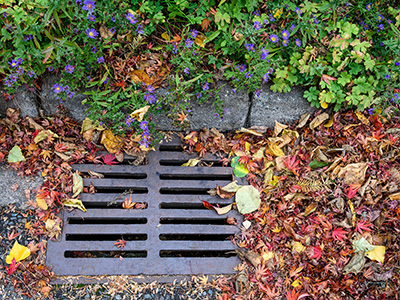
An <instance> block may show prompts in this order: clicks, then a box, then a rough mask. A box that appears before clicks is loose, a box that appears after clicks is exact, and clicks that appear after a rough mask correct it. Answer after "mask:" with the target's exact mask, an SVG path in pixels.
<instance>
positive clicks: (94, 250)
mask: <svg viewBox="0 0 400 300" xmlns="http://www.w3.org/2000/svg"><path fill="white" fill-rule="evenodd" d="M195 157H196V155H195V154H194V155H189V154H187V153H185V152H182V148H181V146H180V142H171V143H168V144H166V145H159V147H158V149H157V151H156V152H150V153H149V155H148V164H147V165H144V166H132V165H129V164H126V165H114V166H108V165H86V164H81V165H73V166H72V167H73V169H75V170H79V171H81V172H82V173H87V172H88V170H91V171H95V172H99V173H102V174H104V175H105V177H104V178H102V179H93V178H88V179H84V186H88V185H90V183H93V185H94V186H95V187H96V189H97V193H96V194H82V195H81V197H80V199H81V200H82V202H83V203H84V205H85V207H86V208H87V212H86V213H83V212H81V211H79V210H75V211H72V212H64V217H63V220H64V228H63V232H62V236H61V241H58V242H53V241H51V242H49V244H48V249H47V265H49V266H53V271H54V273H55V274H56V275H60V276H62V275H71V276H74V275H118V274H124V275H139V274H141V275H148V276H158V275H195V274H210V275H211V274H231V273H233V267H234V266H235V265H237V264H238V263H240V261H239V259H238V258H237V256H236V254H235V252H234V248H235V247H234V245H233V243H232V242H231V241H230V240H229V237H230V236H232V235H234V234H235V232H237V231H238V228H237V226H233V225H229V224H227V223H226V218H227V216H229V217H235V218H236V219H237V220H238V222H240V221H241V215H240V214H238V213H237V212H236V211H231V212H230V213H229V214H227V215H222V216H219V215H217V214H216V213H215V212H214V211H211V210H208V209H205V208H204V207H203V204H202V201H201V200H206V201H209V202H210V203H212V204H214V203H216V201H217V202H218V203H219V204H221V205H227V204H229V203H231V202H232V201H233V200H232V199H231V200H223V199H219V198H217V197H212V196H210V195H208V194H207V191H208V190H209V189H211V188H215V187H216V184H218V185H220V186H223V185H226V184H228V183H230V182H231V181H232V175H231V173H232V169H231V168H229V167H222V166H221V164H220V162H219V160H220V159H219V158H218V157H216V156H213V155H208V156H207V155H206V157H205V159H204V161H206V162H213V163H214V164H213V166H211V167H182V166H181V165H182V163H185V162H187V161H188V159H190V158H195ZM127 190H129V193H128V194H126V195H123V196H122V197H121V194H122V193H124V191H127ZM130 196H132V202H137V203H146V204H147V207H146V208H144V209H123V208H122V202H123V201H124V199H125V197H127V198H128V199H129V197H130ZM119 239H124V240H125V241H127V242H126V246H125V247H124V249H123V250H122V251H121V250H120V249H119V248H117V247H116V246H115V245H114V243H115V242H116V241H117V240H119Z"/></svg>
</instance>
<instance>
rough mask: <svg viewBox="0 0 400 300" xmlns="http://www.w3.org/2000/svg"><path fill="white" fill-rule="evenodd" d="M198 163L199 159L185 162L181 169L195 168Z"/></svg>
mask: <svg viewBox="0 0 400 300" xmlns="http://www.w3.org/2000/svg"><path fill="white" fill-rule="evenodd" d="M199 162H200V159H196V158H191V159H189V160H188V161H187V162H185V163H184V164H182V167H195V166H196V165H197V164H198V163H199Z"/></svg>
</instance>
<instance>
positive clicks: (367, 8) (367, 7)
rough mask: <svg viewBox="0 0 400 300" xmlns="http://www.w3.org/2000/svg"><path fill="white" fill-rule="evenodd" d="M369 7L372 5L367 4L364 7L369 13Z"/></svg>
mask: <svg viewBox="0 0 400 300" xmlns="http://www.w3.org/2000/svg"><path fill="white" fill-rule="evenodd" d="M371 6H372V3H368V4H367V6H366V7H365V9H366V10H367V11H369V10H370V9H371Z"/></svg>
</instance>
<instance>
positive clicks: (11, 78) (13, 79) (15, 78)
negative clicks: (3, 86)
mask: <svg viewBox="0 0 400 300" xmlns="http://www.w3.org/2000/svg"><path fill="white" fill-rule="evenodd" d="M10 80H11V81H12V82H17V80H18V76H17V75H16V74H11V75H10Z"/></svg>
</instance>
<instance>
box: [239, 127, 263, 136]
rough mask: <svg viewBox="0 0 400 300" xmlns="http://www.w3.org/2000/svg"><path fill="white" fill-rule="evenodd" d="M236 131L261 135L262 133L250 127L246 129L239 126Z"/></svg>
mask: <svg viewBox="0 0 400 300" xmlns="http://www.w3.org/2000/svg"><path fill="white" fill-rule="evenodd" d="M236 133H249V134H253V135H256V136H263V135H262V133H260V132H258V131H255V130H252V129H246V128H243V127H242V128H240V129H239V130H237V131H236Z"/></svg>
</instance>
